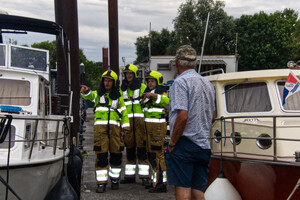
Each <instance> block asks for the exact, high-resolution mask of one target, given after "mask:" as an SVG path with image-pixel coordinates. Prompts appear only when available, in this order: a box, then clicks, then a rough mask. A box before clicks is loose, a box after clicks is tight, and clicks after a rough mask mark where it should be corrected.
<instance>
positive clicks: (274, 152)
mask: <svg viewBox="0 0 300 200" xmlns="http://www.w3.org/2000/svg"><path fill="white" fill-rule="evenodd" d="M296 117H298V118H300V115H264V116H261V115H256V116H253V115H252V116H228V117H220V118H217V119H216V120H226V119H230V120H231V127H232V133H235V127H234V124H235V121H234V120H235V119H236V118H240V119H241V118H272V124H273V126H272V129H273V131H272V132H273V137H272V138H262V137H242V138H243V139H255V140H257V139H260V140H270V139H272V141H273V155H272V157H273V161H277V145H276V141H278V140H283V141H295V142H300V139H296V138H295V139H290V138H277V132H276V131H277V130H276V129H277V128H276V121H277V119H278V118H296ZM221 138H222V139H223V138H230V139H232V144H233V146H232V148H233V152H232V153H233V156H234V157H236V156H237V153H238V152H237V151H236V140H235V139H236V136H235V134H232V136H223V135H221V136H220V137H209V139H210V140H211V139H221ZM260 155H261V156H269V155H263V154H260Z"/></svg>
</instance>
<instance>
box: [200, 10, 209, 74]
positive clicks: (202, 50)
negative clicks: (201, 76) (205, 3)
mask: <svg viewBox="0 0 300 200" xmlns="http://www.w3.org/2000/svg"><path fill="white" fill-rule="evenodd" d="M208 21H209V12H208V14H207V21H206V26H205V32H204V38H203V44H202V49H201V56H200V63H199V68H198V73H200V71H201V64H202V58H203V52H204V45H205V40H206V33H207V26H208Z"/></svg>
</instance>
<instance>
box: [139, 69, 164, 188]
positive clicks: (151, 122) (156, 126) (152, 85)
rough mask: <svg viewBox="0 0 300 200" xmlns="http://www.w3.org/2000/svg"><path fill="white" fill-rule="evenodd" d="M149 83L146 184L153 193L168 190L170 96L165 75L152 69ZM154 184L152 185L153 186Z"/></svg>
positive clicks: (145, 110)
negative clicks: (166, 152)
mask: <svg viewBox="0 0 300 200" xmlns="http://www.w3.org/2000/svg"><path fill="white" fill-rule="evenodd" d="M146 81H147V84H148V87H147V89H146V90H145V93H144V100H143V104H144V114H145V124H146V131H147V151H148V159H149V161H150V164H151V181H150V182H151V184H150V186H146V189H147V188H150V189H149V192H151V193H159V192H167V187H166V185H167V167H166V163H165V156H164V152H163V146H164V142H165V137H166V133H167V123H166V116H165V114H166V113H165V111H166V109H165V107H166V106H167V105H168V104H169V97H168V96H167V93H166V90H165V88H164V87H163V76H162V74H161V73H159V72H157V71H150V73H149V74H148V75H147V76H146ZM151 186H152V187H151Z"/></svg>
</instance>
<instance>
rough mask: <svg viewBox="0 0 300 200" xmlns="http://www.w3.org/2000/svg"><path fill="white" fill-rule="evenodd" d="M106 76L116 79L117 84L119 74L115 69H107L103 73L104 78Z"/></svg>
mask: <svg viewBox="0 0 300 200" xmlns="http://www.w3.org/2000/svg"><path fill="white" fill-rule="evenodd" d="M104 77H106V78H110V79H113V80H114V81H115V85H117V81H118V75H117V74H116V73H115V72H114V71H113V70H107V71H105V72H104V73H103V74H102V78H104ZM102 78H101V79H102Z"/></svg>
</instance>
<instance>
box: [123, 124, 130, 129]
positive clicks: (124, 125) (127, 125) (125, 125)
mask: <svg viewBox="0 0 300 200" xmlns="http://www.w3.org/2000/svg"><path fill="white" fill-rule="evenodd" d="M126 127H130V124H129V123H125V124H123V125H122V128H126Z"/></svg>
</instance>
